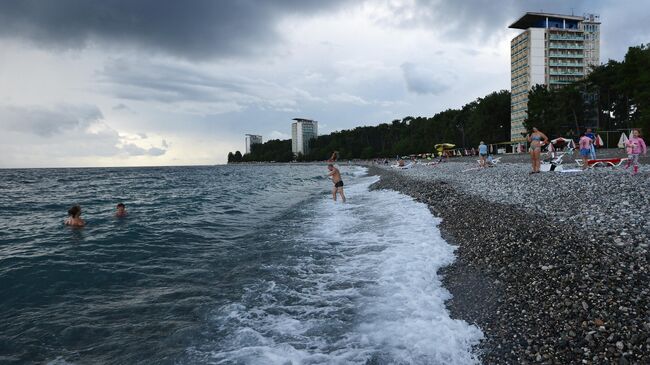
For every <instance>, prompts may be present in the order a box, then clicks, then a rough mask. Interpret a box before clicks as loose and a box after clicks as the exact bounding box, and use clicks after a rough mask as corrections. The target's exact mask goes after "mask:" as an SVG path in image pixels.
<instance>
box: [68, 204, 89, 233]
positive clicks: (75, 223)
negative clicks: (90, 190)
mask: <svg viewBox="0 0 650 365" xmlns="http://www.w3.org/2000/svg"><path fill="white" fill-rule="evenodd" d="M63 223H64V224H65V225H67V226H71V227H83V226H85V225H86V222H84V220H83V219H81V206H79V205H78V204H77V205H73V206H72V208H70V209H68V218H66V220H65V221H64V222H63Z"/></svg>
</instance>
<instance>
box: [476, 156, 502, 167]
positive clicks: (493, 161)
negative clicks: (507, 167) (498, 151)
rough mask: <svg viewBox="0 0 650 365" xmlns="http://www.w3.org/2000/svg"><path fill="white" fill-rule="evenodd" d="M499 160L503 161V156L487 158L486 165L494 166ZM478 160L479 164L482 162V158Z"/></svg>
mask: <svg viewBox="0 0 650 365" xmlns="http://www.w3.org/2000/svg"><path fill="white" fill-rule="evenodd" d="M499 161H501V157H495V158H492V159H487V160H485V166H490V167H494V166H496V165H497V164H498V163H499ZM476 162H478V164H479V165H480V164H481V160H480V159H479V160H476Z"/></svg>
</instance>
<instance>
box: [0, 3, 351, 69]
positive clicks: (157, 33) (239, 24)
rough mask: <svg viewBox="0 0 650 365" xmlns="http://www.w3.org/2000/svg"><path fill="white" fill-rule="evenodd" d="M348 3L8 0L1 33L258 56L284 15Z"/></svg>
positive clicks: (189, 54)
mask: <svg viewBox="0 0 650 365" xmlns="http://www.w3.org/2000/svg"><path fill="white" fill-rule="evenodd" d="M344 2H345V1H344V0H334V1H332V0H328V1H316V0H276V1H213V0H191V1H158V0H137V1H132V0H101V1H99V0H57V1H40V0H3V1H0V36H4V37H12V38H22V39H27V40H30V41H32V42H34V43H36V44H37V45H39V46H42V47H46V48H54V49H78V48H83V47H85V46H87V45H88V44H90V43H93V42H109V43H112V44H115V45H119V46H124V45H126V46H132V47H145V48H147V49H150V50H154V51H161V52H164V53H170V54H174V55H176V56H179V57H183V58H190V59H191V58H199V59H206V58H214V57H225V56H232V55H242V54H251V53H255V49H256V48H257V47H263V46H265V45H268V44H271V43H273V42H274V41H276V40H277V39H278V38H279V37H280V36H279V34H278V33H277V31H276V29H275V25H276V22H277V21H278V20H279V19H280V18H282V17H283V16H286V15H300V16H305V17H308V16H311V15H317V14H318V13H320V12H321V11H326V10H331V9H334V8H336V7H337V6H340V5H341V4H342V3H344Z"/></svg>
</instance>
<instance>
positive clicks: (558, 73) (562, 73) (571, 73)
mask: <svg viewBox="0 0 650 365" xmlns="http://www.w3.org/2000/svg"><path fill="white" fill-rule="evenodd" d="M549 74H550V75H552V76H578V77H582V76H584V75H585V74H584V73H583V72H582V71H550V72H549Z"/></svg>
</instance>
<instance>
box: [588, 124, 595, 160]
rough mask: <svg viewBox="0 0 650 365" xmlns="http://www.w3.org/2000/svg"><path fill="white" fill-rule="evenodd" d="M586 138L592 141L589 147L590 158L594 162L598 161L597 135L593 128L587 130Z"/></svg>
mask: <svg viewBox="0 0 650 365" xmlns="http://www.w3.org/2000/svg"><path fill="white" fill-rule="evenodd" d="M585 136H587V137H588V138H589V139H590V140H591V145H589V157H591V159H592V160H595V159H596V134H594V132H593V131H592V130H591V128H587V131H586V132H585Z"/></svg>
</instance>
